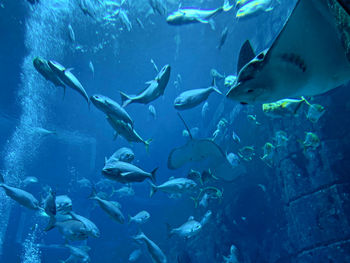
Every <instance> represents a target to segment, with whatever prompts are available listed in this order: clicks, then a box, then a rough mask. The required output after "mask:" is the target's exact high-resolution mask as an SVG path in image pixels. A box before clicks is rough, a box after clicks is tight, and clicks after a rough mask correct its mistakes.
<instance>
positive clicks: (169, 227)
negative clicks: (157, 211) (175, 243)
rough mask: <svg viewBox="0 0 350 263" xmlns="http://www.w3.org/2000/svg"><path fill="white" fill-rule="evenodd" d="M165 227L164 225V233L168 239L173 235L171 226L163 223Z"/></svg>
mask: <svg viewBox="0 0 350 263" xmlns="http://www.w3.org/2000/svg"><path fill="white" fill-rule="evenodd" d="M165 225H166V232H167V235H168V238H171V236H172V235H173V231H172V229H171V225H170V224H169V223H165Z"/></svg>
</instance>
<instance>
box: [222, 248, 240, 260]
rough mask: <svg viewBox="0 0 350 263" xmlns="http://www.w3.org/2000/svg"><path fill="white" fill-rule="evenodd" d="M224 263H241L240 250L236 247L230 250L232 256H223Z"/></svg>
mask: <svg viewBox="0 0 350 263" xmlns="http://www.w3.org/2000/svg"><path fill="white" fill-rule="evenodd" d="M223 259H224V263H239V261H238V249H237V247H236V246H235V245H232V246H231V248H230V255H228V256H227V257H225V256H223Z"/></svg>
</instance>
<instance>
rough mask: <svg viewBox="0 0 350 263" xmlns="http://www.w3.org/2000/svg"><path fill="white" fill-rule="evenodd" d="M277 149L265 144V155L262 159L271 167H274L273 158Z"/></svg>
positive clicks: (268, 143) (270, 144)
mask: <svg viewBox="0 0 350 263" xmlns="http://www.w3.org/2000/svg"><path fill="white" fill-rule="evenodd" d="M275 149H276V147H275V146H274V145H273V144H272V143H270V142H267V143H265V145H264V147H263V152H264V155H263V157H261V160H262V161H264V162H265V163H266V164H267V165H268V166H269V167H272V166H273V158H274V152H275Z"/></svg>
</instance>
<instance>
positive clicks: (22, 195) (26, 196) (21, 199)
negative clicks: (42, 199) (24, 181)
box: [0, 174, 39, 210]
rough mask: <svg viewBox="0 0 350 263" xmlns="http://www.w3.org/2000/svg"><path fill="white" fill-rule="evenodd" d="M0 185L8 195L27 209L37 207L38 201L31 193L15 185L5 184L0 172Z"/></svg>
mask: <svg viewBox="0 0 350 263" xmlns="http://www.w3.org/2000/svg"><path fill="white" fill-rule="evenodd" d="M0 187H2V188H3V189H4V190H5V193H6V195H7V196H8V197H10V198H12V199H13V200H15V201H16V202H17V203H19V204H21V205H23V206H25V207H27V208H29V209H33V210H38V209H39V201H38V200H37V199H36V198H35V197H34V196H33V195H32V194H31V193H28V192H27V191H24V190H22V189H19V188H16V187H11V186H8V185H6V184H5V181H4V177H3V175H2V174H0Z"/></svg>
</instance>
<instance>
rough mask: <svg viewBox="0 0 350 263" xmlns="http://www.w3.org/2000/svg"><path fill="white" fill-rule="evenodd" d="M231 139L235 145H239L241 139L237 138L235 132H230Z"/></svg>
mask: <svg viewBox="0 0 350 263" xmlns="http://www.w3.org/2000/svg"><path fill="white" fill-rule="evenodd" d="M232 139H233V141H234V142H235V143H240V142H241V139H240V138H239V136H238V135H237V133H235V131H232Z"/></svg>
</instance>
